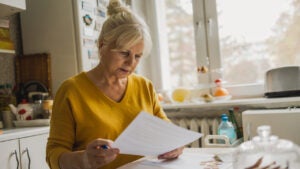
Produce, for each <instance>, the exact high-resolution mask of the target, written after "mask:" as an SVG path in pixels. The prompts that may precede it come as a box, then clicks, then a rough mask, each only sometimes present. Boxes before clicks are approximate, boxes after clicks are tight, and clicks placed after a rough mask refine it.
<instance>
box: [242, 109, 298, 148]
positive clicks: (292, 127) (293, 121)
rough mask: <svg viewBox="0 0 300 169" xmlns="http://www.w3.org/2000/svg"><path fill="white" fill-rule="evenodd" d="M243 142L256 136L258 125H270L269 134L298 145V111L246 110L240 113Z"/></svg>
mask: <svg viewBox="0 0 300 169" xmlns="http://www.w3.org/2000/svg"><path fill="white" fill-rule="evenodd" d="M242 121H243V133H244V141H248V140H251V139H252V138H253V137H254V136H257V132H256V129H257V127H258V126H260V125H270V126H271V134H272V135H276V136H278V137H279V138H281V139H288V140H290V141H292V142H294V143H296V144H298V145H300V132H299V131H300V109H299V108H287V109H261V110H246V111H244V112H243V113H242Z"/></svg>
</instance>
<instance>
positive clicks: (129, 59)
mask: <svg viewBox="0 0 300 169" xmlns="http://www.w3.org/2000/svg"><path fill="white" fill-rule="evenodd" d="M135 62H136V61H135V57H134V55H130V56H128V57H127V60H126V63H127V64H128V65H133V64H134V63H135Z"/></svg>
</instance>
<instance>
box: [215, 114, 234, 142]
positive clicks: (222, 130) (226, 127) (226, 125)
mask: <svg viewBox="0 0 300 169" xmlns="http://www.w3.org/2000/svg"><path fill="white" fill-rule="evenodd" d="M221 120H222V121H221V123H220V125H219V127H218V135H226V136H227V137H228V138H229V142H230V143H231V144H232V143H233V142H234V141H235V140H236V133H235V129H234V127H233V125H232V123H231V122H229V121H228V116H227V115H222V117H221Z"/></svg>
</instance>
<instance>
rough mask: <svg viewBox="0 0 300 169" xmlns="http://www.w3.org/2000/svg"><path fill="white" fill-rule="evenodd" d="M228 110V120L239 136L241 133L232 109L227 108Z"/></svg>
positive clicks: (238, 136) (239, 136)
mask: <svg viewBox="0 0 300 169" xmlns="http://www.w3.org/2000/svg"><path fill="white" fill-rule="evenodd" d="M228 112H229V121H231V123H232V124H233V127H234V129H235V132H236V134H237V138H241V137H242V133H241V131H240V128H239V126H238V123H237V121H236V118H235V115H234V111H233V109H229V110H228Z"/></svg>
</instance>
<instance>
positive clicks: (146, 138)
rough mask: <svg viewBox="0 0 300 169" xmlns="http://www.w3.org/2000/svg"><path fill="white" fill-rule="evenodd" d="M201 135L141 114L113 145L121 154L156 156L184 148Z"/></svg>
mask: <svg viewBox="0 0 300 169" xmlns="http://www.w3.org/2000/svg"><path fill="white" fill-rule="evenodd" d="M201 135H202V134H200V133H197V132H194V131H190V130H187V129H185V128H181V127H178V126H176V125H174V124H172V123H169V122H166V121H164V120H162V119H160V118H158V117H155V116H153V115H150V114H148V113H145V112H141V113H140V114H139V115H138V116H137V117H136V118H135V119H134V120H133V121H132V122H131V123H130V124H129V126H128V127H127V128H126V129H125V130H124V131H123V132H122V133H121V135H120V136H119V137H118V138H117V139H116V140H115V142H114V143H113V147H116V148H119V149H120V153H121V154H131V155H141V156H157V155H160V154H163V153H166V152H169V151H171V150H174V149H176V148H178V147H182V146H185V145H187V144H189V143H191V142H193V141H195V140H196V139H199V138H200V137H201Z"/></svg>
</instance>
